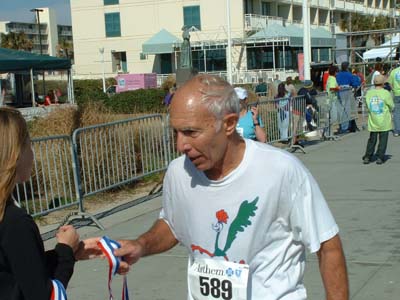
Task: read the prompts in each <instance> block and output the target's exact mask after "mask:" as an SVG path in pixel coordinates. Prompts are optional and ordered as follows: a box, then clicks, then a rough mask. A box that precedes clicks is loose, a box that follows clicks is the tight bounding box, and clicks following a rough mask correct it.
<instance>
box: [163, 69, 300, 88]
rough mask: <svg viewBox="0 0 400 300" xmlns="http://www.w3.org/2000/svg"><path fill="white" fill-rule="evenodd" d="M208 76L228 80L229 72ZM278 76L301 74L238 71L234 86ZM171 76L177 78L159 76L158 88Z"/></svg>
mask: <svg viewBox="0 0 400 300" xmlns="http://www.w3.org/2000/svg"><path fill="white" fill-rule="evenodd" d="M207 74H211V75H216V76H219V77H222V78H224V79H225V80H226V79H227V77H228V76H227V72H226V71H221V72H207ZM276 74H278V75H279V78H280V79H281V80H285V79H286V78H287V77H288V76H292V77H293V78H294V77H296V76H298V75H299V73H298V72H297V71H295V70H284V69H275V71H274V70H273V69H262V70H247V71H236V72H233V73H232V80H233V82H232V83H233V84H253V83H254V84H256V83H257V82H258V78H263V79H264V81H266V82H267V81H268V79H273V78H274V77H275V75H276ZM170 76H175V74H157V86H158V87H160V86H161V85H162V84H163V82H164V81H165V80H166V79H167V78H168V77H170Z"/></svg>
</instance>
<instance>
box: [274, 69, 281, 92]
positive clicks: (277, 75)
mask: <svg viewBox="0 0 400 300" xmlns="http://www.w3.org/2000/svg"><path fill="white" fill-rule="evenodd" d="M281 82H282V81H281V80H280V79H279V74H275V79H274V86H275V91H278V85H279V84H280V83H281ZM275 95H276V93H275V94H274V97H275Z"/></svg>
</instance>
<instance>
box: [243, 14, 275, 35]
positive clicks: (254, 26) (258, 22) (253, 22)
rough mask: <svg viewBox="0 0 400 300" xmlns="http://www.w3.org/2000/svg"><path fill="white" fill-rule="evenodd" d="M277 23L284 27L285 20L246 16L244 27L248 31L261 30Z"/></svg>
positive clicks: (271, 17) (272, 17)
mask: <svg viewBox="0 0 400 300" xmlns="http://www.w3.org/2000/svg"><path fill="white" fill-rule="evenodd" d="M276 23H278V24H280V25H283V18H281V17H274V16H263V15H256V14H246V15H245V16H244V24H245V25H244V26H245V30H247V31H252V30H260V29H263V28H266V27H267V25H271V24H276Z"/></svg>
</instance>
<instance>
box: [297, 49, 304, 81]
mask: <svg viewBox="0 0 400 300" xmlns="http://www.w3.org/2000/svg"><path fill="white" fill-rule="evenodd" d="M297 62H298V66H299V79H300V80H304V53H299V54H297Z"/></svg>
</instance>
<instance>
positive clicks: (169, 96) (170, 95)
mask: <svg viewBox="0 0 400 300" xmlns="http://www.w3.org/2000/svg"><path fill="white" fill-rule="evenodd" d="M175 91H176V83H174V85H173V86H172V87H170V88H169V89H168V91H167V94H166V95H165V97H164V101H163V102H164V105H165V106H167V107H168V106H169V105H170V104H171V102H172V98H173V96H174V94H175Z"/></svg>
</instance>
